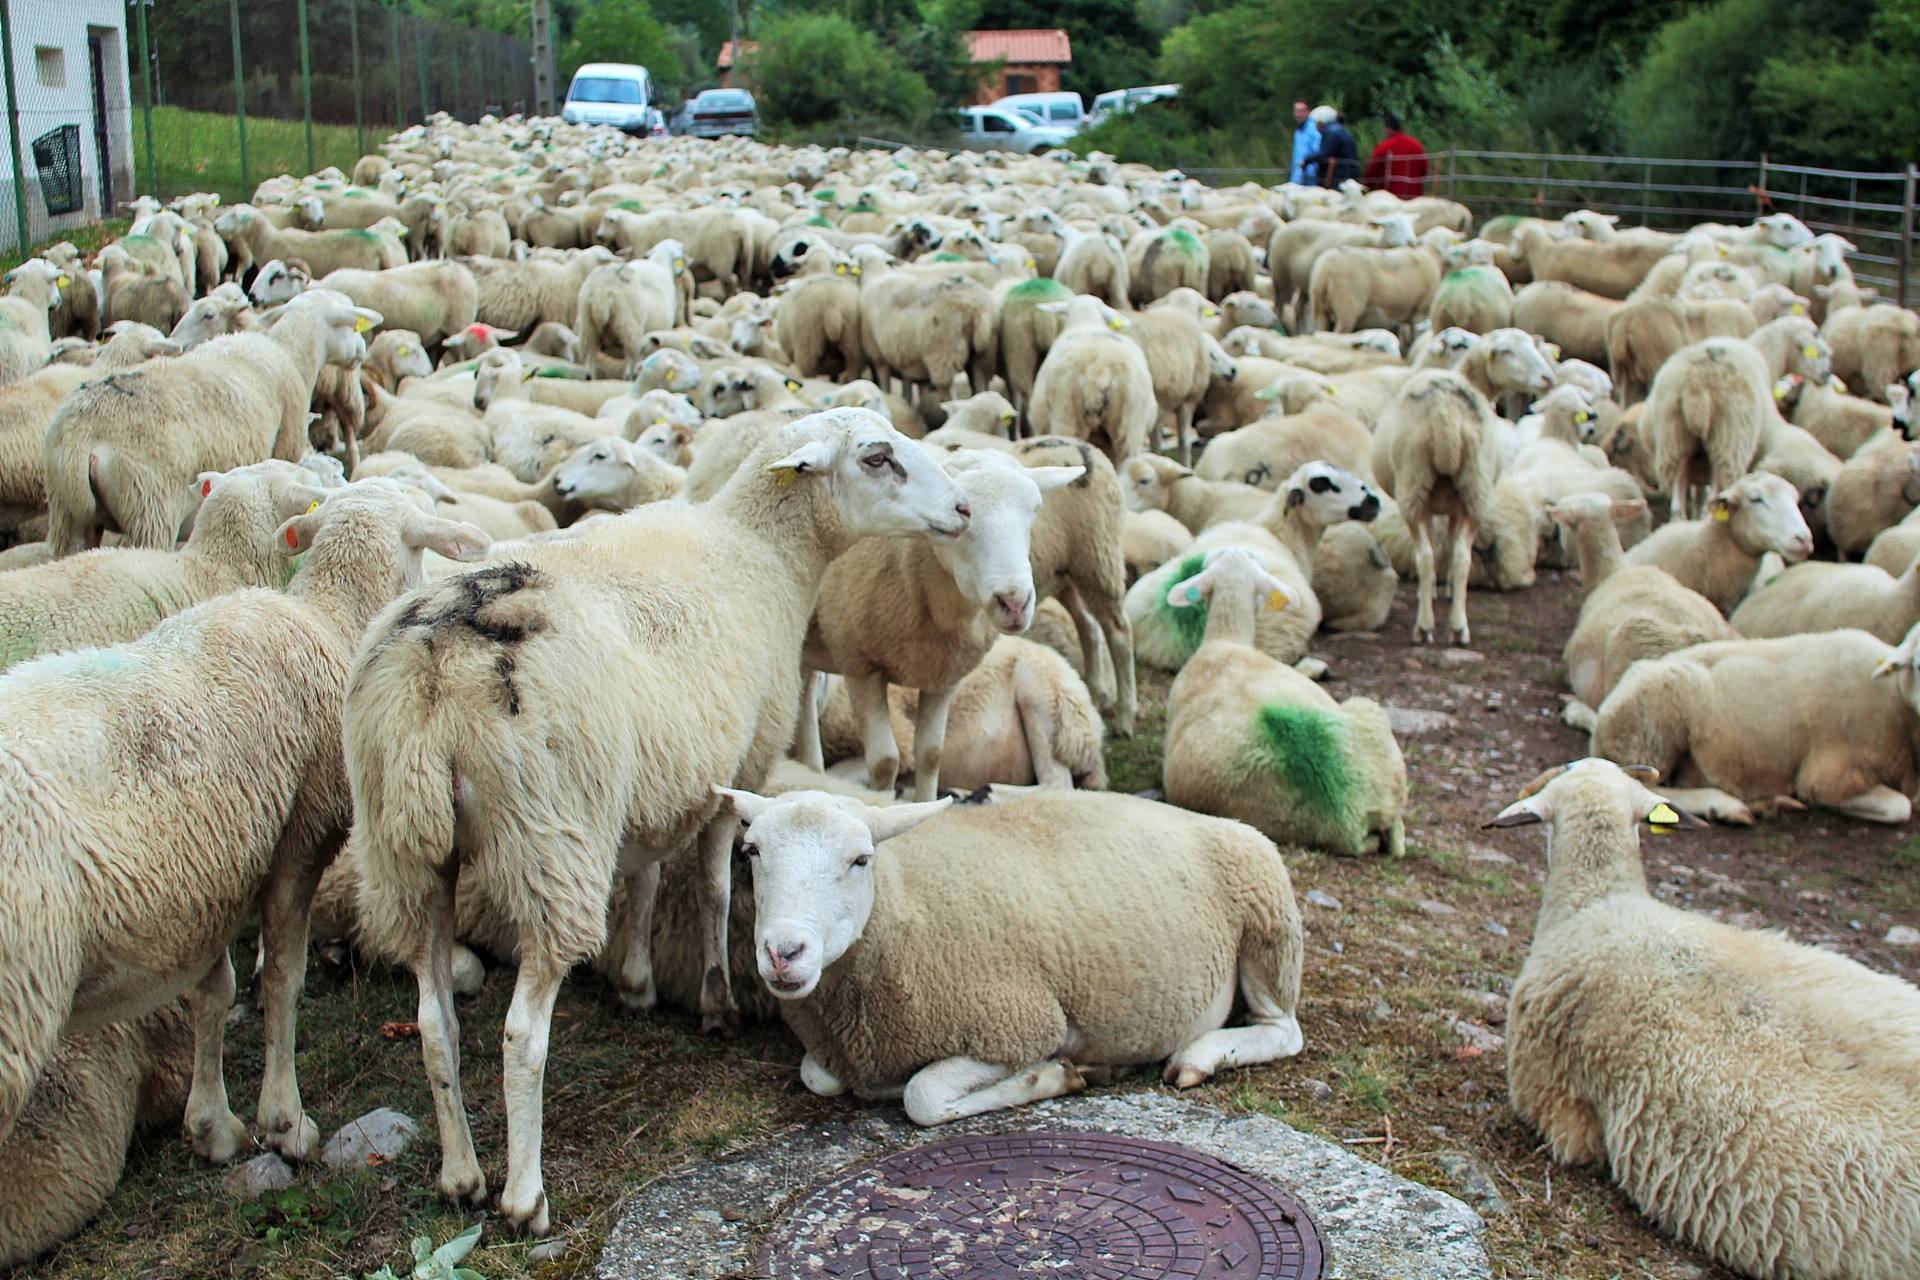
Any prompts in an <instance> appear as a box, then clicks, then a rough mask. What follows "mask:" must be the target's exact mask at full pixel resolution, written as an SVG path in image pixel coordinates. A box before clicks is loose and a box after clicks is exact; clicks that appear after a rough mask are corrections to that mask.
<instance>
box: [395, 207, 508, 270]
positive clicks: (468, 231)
mask: <svg viewBox="0 0 1920 1280" xmlns="http://www.w3.org/2000/svg"><path fill="white" fill-rule="evenodd" d="M408 234H409V235H411V234H412V232H411V228H409V231H408ZM441 239H442V241H443V247H444V248H445V250H446V254H447V256H448V257H450V258H461V257H475V258H505V257H507V256H508V254H509V251H510V250H511V248H512V245H513V230H512V228H510V227H508V226H507V219H506V215H504V214H502V213H501V212H500V211H499V210H498V209H468V208H464V207H463V206H461V205H459V204H452V205H449V206H448V209H447V223H446V227H445V229H444V230H443V231H442V232H441Z"/></svg>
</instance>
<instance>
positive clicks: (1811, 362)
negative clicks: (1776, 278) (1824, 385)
mask: <svg viewBox="0 0 1920 1280" xmlns="http://www.w3.org/2000/svg"><path fill="white" fill-rule="evenodd" d="M1747 341H1748V342H1750V343H1751V344H1752V345H1753V347H1754V349H1755V350H1757V351H1758V352H1759V353H1760V355H1761V357H1762V358H1763V359H1765V360H1766V362H1767V372H1768V374H1769V375H1770V377H1769V378H1768V385H1769V386H1771V385H1772V384H1773V382H1774V380H1776V379H1779V378H1783V377H1786V376H1787V375H1789V374H1799V375H1800V376H1801V377H1803V378H1807V379H1809V380H1811V381H1814V382H1825V381H1826V380H1827V376H1828V375H1829V374H1830V373H1831V372H1832V371H1833V365H1832V360H1833V348H1832V347H1831V346H1830V345H1828V343H1827V340H1826V339H1825V338H1822V337H1821V336H1820V330H1819V329H1818V328H1817V327H1815V325H1814V323H1813V321H1811V320H1809V319H1808V318H1807V317H1805V316H1795V315H1785V316H1781V317H1780V318H1779V319H1777V320H1771V321H1769V322H1767V323H1766V324H1763V325H1761V326H1760V327H1759V328H1758V329H1755V330H1754V331H1753V332H1752V333H1751V334H1749V335H1748V337H1747Z"/></svg>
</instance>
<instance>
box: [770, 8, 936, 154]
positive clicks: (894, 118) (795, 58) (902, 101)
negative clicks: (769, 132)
mask: <svg viewBox="0 0 1920 1280" xmlns="http://www.w3.org/2000/svg"><path fill="white" fill-rule="evenodd" d="M741 74H742V78H743V79H744V80H746V81H747V82H748V83H749V84H750V87H751V88H752V89H753V91H754V93H755V95H756V96H757V97H758V98H759V101H760V113H761V116H762V117H763V118H764V119H766V120H767V121H769V122H770V123H773V124H776V125H780V124H785V125H797V126H801V127H809V126H817V125H824V124H830V123H834V122H837V121H841V120H847V119H852V118H856V117H858V118H866V119H874V120H879V121H884V122H887V123H891V124H898V125H902V126H906V127H917V126H922V125H925V124H927V123H929V118H930V117H931V116H932V113H933V108H934V100H933V93H932V91H931V90H929V89H928V88H927V86H926V84H925V82H924V81H922V80H921V79H919V78H918V77H916V76H915V75H914V74H913V73H912V72H910V71H908V70H906V69H905V68H904V67H902V66H901V65H900V63H899V61H898V60H897V59H896V58H895V56H894V55H893V54H892V53H891V52H889V51H888V50H887V49H886V48H884V47H883V46H882V45H881V43H880V41H879V40H878V39H877V38H876V37H875V36H874V35H873V33H872V32H869V31H862V30H861V29H860V28H858V27H856V26H854V25H853V23H851V22H849V21H847V19H845V18H843V17H841V16H840V15H839V14H836V13H804V14H796V15H793V16H790V17H782V18H775V19H773V20H771V21H768V22H765V23H762V24H761V26H760V47H759V49H758V50H756V51H754V52H753V53H750V54H748V55H747V57H746V59H745V63H744V65H743V67H742V69H741Z"/></svg>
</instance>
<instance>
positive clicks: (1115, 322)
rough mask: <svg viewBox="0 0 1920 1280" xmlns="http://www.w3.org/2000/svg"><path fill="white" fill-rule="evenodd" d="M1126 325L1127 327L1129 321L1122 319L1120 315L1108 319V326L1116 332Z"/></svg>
mask: <svg viewBox="0 0 1920 1280" xmlns="http://www.w3.org/2000/svg"><path fill="white" fill-rule="evenodd" d="M1126 327H1127V322H1126V321H1125V320H1122V319H1120V318H1119V317H1118V316H1115V317H1114V318H1113V319H1111V320H1109V321H1107V328H1109V329H1111V330H1113V331H1114V332H1115V333H1118V332H1120V331H1121V330H1122V329H1124V328H1126Z"/></svg>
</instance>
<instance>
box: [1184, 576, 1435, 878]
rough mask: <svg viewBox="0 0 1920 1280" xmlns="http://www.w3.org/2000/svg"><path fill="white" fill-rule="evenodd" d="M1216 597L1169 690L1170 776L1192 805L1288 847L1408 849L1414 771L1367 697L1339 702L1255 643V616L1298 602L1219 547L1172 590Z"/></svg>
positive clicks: (1188, 600)
mask: <svg viewBox="0 0 1920 1280" xmlns="http://www.w3.org/2000/svg"><path fill="white" fill-rule="evenodd" d="M1202 601H1204V602H1205V603H1206V605H1207V621H1206V632H1205V638H1204V640H1203V641H1202V643H1201V645H1200V647H1199V649H1198V650H1196V651H1195V652H1194V655H1193V656H1192V657H1191V658H1189V659H1188V660H1187V662H1186V665H1185V666H1183V667H1181V668H1180V674H1179V675H1178V676H1176V677H1174V681H1173V688H1172V690H1171V692H1169V693H1168V695H1167V736H1166V749H1165V755H1164V757H1163V760H1162V765H1161V767H1162V779H1163V785H1164V787H1165V788H1166V793H1167V799H1168V800H1169V801H1171V802H1172V803H1174V804H1177V805H1179V806H1181V807H1182V808H1186V809H1194V810H1197V811H1199V812H1201V813H1211V814H1217V815H1219V816H1220V817H1223V818H1237V819H1239V820H1240V821H1242V822H1245V823H1247V824H1248V825H1250V826H1252V827H1254V828H1255V829H1257V830H1258V831H1260V832H1262V833H1263V834H1265V835H1267V836H1268V837H1270V838H1272V839H1274V840H1276V841H1279V842H1280V843H1283V844H1304V845H1309V846H1311V847H1314V848H1319V849H1325V850H1328V851H1329V852H1332V853H1345V854H1358V853H1373V852H1379V851H1382V850H1384V851H1385V852H1386V853H1387V854H1388V855H1389V856H1392V857H1398V856H1400V855H1401V854H1402V853H1404V852H1405V848H1406V828H1405V824H1404V822H1403V820H1402V816H1401V815H1402V814H1403V813H1404V811H1405V809H1406V804H1407V767H1406V762H1405V761H1404V760H1402V759H1401V756H1400V748H1399V745H1398V744H1397V743H1396V742H1395V741H1394V739H1393V731H1392V730H1391V729H1390V728H1389V727H1388V725H1387V712H1386V708H1384V707H1382V706H1381V705H1380V704H1379V703H1377V702H1374V701H1373V700H1372V699H1370V698H1353V699H1351V700H1349V701H1347V702H1345V703H1340V704H1336V703H1335V702H1334V700H1333V699H1332V698H1331V697H1329V696H1328V695H1327V694H1326V693H1325V692H1323V691H1322V690H1321V689H1320V688H1319V687H1318V686H1317V685H1315V684H1314V683H1313V681H1312V680H1310V679H1308V678H1307V677H1306V676H1304V675H1301V674H1300V673H1299V672H1298V671H1295V670H1294V669H1293V668H1292V667H1289V666H1286V665H1284V664H1282V663H1279V662H1276V661H1274V659H1273V658H1271V657H1269V656H1268V655H1267V654H1266V653H1264V652H1262V651H1261V650H1259V649H1257V648H1255V647H1254V619H1255V617H1256V611H1257V610H1258V609H1259V608H1260V606H1261V604H1264V605H1265V607H1266V609H1268V610H1270V611H1277V610H1282V609H1285V608H1286V607H1287V605H1288V604H1289V603H1291V596H1290V593H1289V592H1288V591H1287V588H1286V586H1285V584H1284V583H1282V582H1281V581H1280V580H1279V579H1278V578H1276V577H1274V576H1273V575H1272V574H1270V573H1268V572H1267V571H1266V569H1265V568H1264V567H1263V566H1262V565H1261V563H1260V560H1259V558H1258V557H1257V556H1256V555H1255V554H1254V553H1253V552H1251V551H1249V550H1247V549H1246V548H1244V547H1232V546H1226V547H1215V548H1214V549H1212V550H1211V551H1208V552H1207V553H1206V555H1205V557H1204V560H1203V564H1202V568H1201V571H1200V572H1199V573H1198V574H1196V575H1195V576H1194V577H1191V578H1188V579H1187V580H1186V581H1185V582H1183V583H1182V584H1181V585H1180V586H1179V587H1178V588H1176V589H1175V590H1174V591H1173V592H1171V593H1170V594H1169V595H1168V597H1167V604H1168V605H1169V606H1170V607H1173V608H1191V607H1193V606H1195V605H1198V604H1200V603H1201V602H1202Z"/></svg>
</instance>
